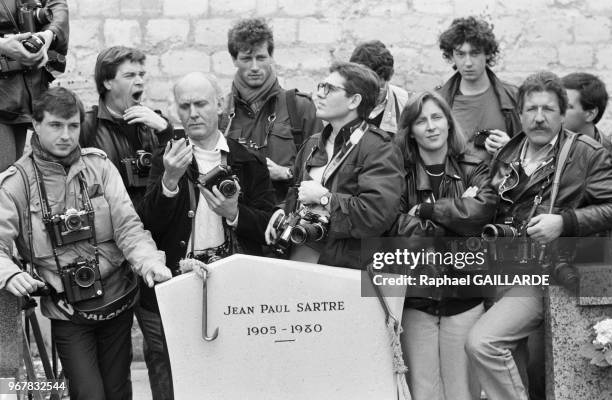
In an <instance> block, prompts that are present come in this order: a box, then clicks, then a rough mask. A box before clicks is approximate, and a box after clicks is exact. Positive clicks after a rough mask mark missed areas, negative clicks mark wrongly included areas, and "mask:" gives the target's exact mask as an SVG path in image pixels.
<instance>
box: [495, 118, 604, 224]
mask: <svg viewBox="0 0 612 400" xmlns="http://www.w3.org/2000/svg"><path fill="white" fill-rule="evenodd" d="M560 135H561V136H560V137H559V140H557V142H556V144H555V148H554V154H555V157H554V160H552V161H550V162H548V163H547V164H545V165H544V166H542V167H541V168H539V169H538V170H537V171H535V172H534V173H533V174H532V175H531V176H530V177H529V178H528V179H529V180H528V182H527V184H526V185H525V186H524V187H523V188H522V190H520V191H519V192H518V193H515V192H516V191H512V190H513V189H514V188H516V187H517V185H518V184H519V176H520V175H519V168H520V153H521V148H522V146H523V143H524V142H525V140H527V138H526V136H525V133H522V132H521V133H520V134H518V135H517V136H515V137H514V138H512V140H510V142H508V144H506V146H504V147H503V148H502V149H501V150H500V151H499V153H498V154H497V156H496V157H495V158H494V160H493V163H492V165H491V173H492V179H491V182H492V185H493V186H494V187H495V188H496V190H497V191H498V193H499V195H500V207H499V210H498V213H497V221H498V222H500V223H503V222H504V219H505V218H506V217H508V216H514V218H515V220H516V223H521V222H522V221H523V220H525V219H526V218H527V217H528V214H529V211H530V210H531V207H532V205H533V200H534V197H535V196H536V195H537V194H538V193H539V191H540V189H541V188H542V187H543V194H542V198H543V200H542V203H541V204H540V205H539V207H538V209H537V213H536V215H537V214H541V213H548V209H549V206H550V190H551V186H552V180H553V177H554V172H555V166H556V158H557V155H558V153H559V151H560V149H561V147H562V146H563V143H564V142H565V141H566V139H567V135H568V131H567V130H565V129H562V130H561V132H560ZM553 213H555V214H560V215H561V216H562V217H563V233H562V236H588V235H592V234H595V233H599V232H605V231H607V230H610V229H611V228H612V157H611V156H610V154H609V153H608V151H607V150H606V149H605V148H604V147H603V146H602V145H601V144H600V143H598V142H597V141H595V140H594V139H593V138H591V137H588V136H586V135H578V136H577V137H576V139H575V141H574V143H573V144H572V147H571V149H570V152H569V156H568V158H567V161H566V164H565V167H564V170H563V173H562V174H561V180H560V183H559V193H558V195H557V199H556V201H555V204H554V208H553Z"/></svg>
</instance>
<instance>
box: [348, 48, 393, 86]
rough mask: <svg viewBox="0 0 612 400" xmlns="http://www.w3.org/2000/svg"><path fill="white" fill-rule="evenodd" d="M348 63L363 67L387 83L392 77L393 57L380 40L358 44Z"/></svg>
mask: <svg viewBox="0 0 612 400" xmlns="http://www.w3.org/2000/svg"><path fill="white" fill-rule="evenodd" d="M349 61H350V62H354V63H357V64H362V65H365V66H366V67H368V68H370V69H371V70H372V71H374V72H376V75H378V76H379V77H380V78H381V79H382V80H384V81H386V82H388V81H390V80H391V77H392V76H393V72H394V71H393V56H392V55H391V52H390V51H389V50H388V49H387V47H386V46H385V44H384V43H383V42H381V41H380V40H371V41H369V42H364V43H361V44H359V45H358V46H357V47H355V50H353V54H351V59H350V60H349Z"/></svg>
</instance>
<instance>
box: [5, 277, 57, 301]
mask: <svg viewBox="0 0 612 400" xmlns="http://www.w3.org/2000/svg"><path fill="white" fill-rule="evenodd" d="M45 287H47V285H46V284H45V283H44V282H43V281H41V280H38V279H36V278H34V277H33V276H32V275H30V274H28V273H27V272H25V271H24V272H21V273H19V274H17V275H15V276H13V277H12V278H11V279H10V280H9V281H8V282H7V283H6V290H8V291H9V292H10V293H12V294H13V295H15V296H28V295H30V294H32V293H35V292H36V291H38V290H42V289H43V288H45Z"/></svg>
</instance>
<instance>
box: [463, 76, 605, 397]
mask: <svg viewBox="0 0 612 400" xmlns="http://www.w3.org/2000/svg"><path fill="white" fill-rule="evenodd" d="M518 100H519V108H520V110H521V122H522V126H523V132H521V133H519V134H518V135H516V136H515V137H514V138H512V140H510V141H509V142H508V144H506V146H505V147H504V148H503V149H502V150H501V151H500V152H499V153H498V154H497V155H496V157H495V159H494V160H493V163H492V167H491V171H492V185H493V186H494V187H495V188H496V189H497V191H498V193H499V195H500V206H499V209H498V213H497V222H498V223H511V224H512V225H513V226H514V227H515V228H518V229H519V231H520V229H521V228H526V234H527V235H528V236H529V237H530V239H532V240H535V241H536V242H538V243H540V244H549V243H550V242H552V241H554V240H555V239H557V238H559V237H560V236H569V237H575V236H588V235H592V234H595V233H598V232H604V231H607V230H609V229H610V228H612V158H611V157H610V155H609V153H608V152H607V151H606V149H604V148H603V147H602V146H601V144H599V143H598V142H596V141H595V140H594V139H592V138H590V137H588V136H586V135H578V136H575V134H574V133H572V132H570V131H568V130H565V129H564V128H563V126H562V124H563V120H564V116H565V112H566V109H567V96H566V93H565V90H564V88H563V86H562V83H561V80H560V79H559V78H558V77H557V76H556V75H554V74H552V73H550V72H541V73H537V74H534V75H532V76H530V77H528V78H527V80H526V81H525V82H524V83H523V84H522V86H521V87H520V88H519V92H518ZM572 140H573V142H572ZM566 143H571V147H569V153H568V155H567V158H566V160H565V162H564V163H563V166H560V167H559V168H562V170H561V171H563V172H562V174H561V176H560V181H559V187H558V194H557V196H556V199H555V200H554V204H553V206H554V207H553V208H552V213H551V212H550V211H549V210H550V207H551V205H550V203H551V189H552V182H553V177H554V174H555V170H556V168H557V163H558V162H559V159H560V158H563V157H562V154H563V152H562V151H561V150H562V149H563V148H564V146H565V144H566ZM540 202H541V203H540ZM532 210H535V213H533V212H532ZM548 246H549V247H550V246H554V244H552V245H551V244H549V245H548ZM543 314H544V307H543V301H542V293H541V291H540V290H539V289H538V288H536V287H533V286H529V287H525V286H517V287H512V288H511V289H510V290H508V291H507V292H505V293H504V294H503V297H501V299H500V300H498V301H497V302H496V303H495V304H494V305H493V306H492V307H491V308H490V309H489V310H488V311H487V312H486V313H485V314H484V315H483V316H482V317H481V319H480V320H479V321H478V322H477V323H476V324H475V325H474V327H473V328H472V331H471V332H470V335H469V337H468V342H467V344H466V351H467V352H468V356H469V357H470V359H471V361H472V363H473V366H474V370H475V373H476V375H477V376H478V379H479V381H480V383H481V384H482V387H483V389H484V390H485V392H486V393H487V395H488V397H489V398H491V399H516V400H527V399H528V395H527V391H526V388H525V386H524V384H523V383H522V381H521V376H520V375H519V369H518V367H517V363H516V362H515V358H514V357H513V353H512V350H515V349H516V347H517V344H518V343H519V342H520V341H522V340H524V339H525V338H527V337H528V336H529V335H530V334H531V333H532V332H534V331H535V330H536V329H537V328H538V327H539V326H540V324H541V323H542V321H543Z"/></svg>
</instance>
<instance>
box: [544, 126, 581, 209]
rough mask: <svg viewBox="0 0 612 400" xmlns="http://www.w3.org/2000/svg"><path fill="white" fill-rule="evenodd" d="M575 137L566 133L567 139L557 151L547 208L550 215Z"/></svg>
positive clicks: (573, 134) (571, 133)
mask: <svg viewBox="0 0 612 400" xmlns="http://www.w3.org/2000/svg"><path fill="white" fill-rule="evenodd" d="M576 136H578V135H577V134H575V133H574V132H568V134H567V139H566V140H565V142H564V143H563V147H562V148H561V151H559V158H558V159H557V165H556V166H555V177H554V179H553V184H552V189H551V190H550V206H549V208H548V213H549V214H552V211H553V208H554V206H555V201H556V200H557V195H558V194H559V182H560V181H561V174H562V172H563V168H564V167H565V163H566V162H567V157H568V156H569V152H570V150H571V147H572V144H573V143H574V141H575V140H576Z"/></svg>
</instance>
